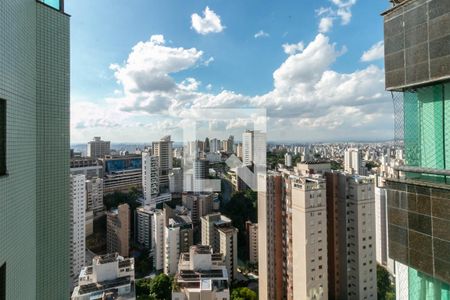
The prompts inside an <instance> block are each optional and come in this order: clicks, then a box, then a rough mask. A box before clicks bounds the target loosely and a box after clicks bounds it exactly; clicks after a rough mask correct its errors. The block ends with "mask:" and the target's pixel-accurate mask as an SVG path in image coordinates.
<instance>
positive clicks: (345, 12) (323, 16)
mask: <svg viewBox="0 0 450 300" xmlns="http://www.w3.org/2000/svg"><path fill="white" fill-rule="evenodd" d="M330 1H331V2H332V3H333V5H334V7H331V6H330V7H320V8H319V9H317V10H316V15H317V16H318V17H320V21H319V28H318V30H319V32H320V33H327V32H329V31H330V30H331V29H332V28H333V25H334V21H335V20H337V19H339V20H341V25H348V24H349V23H350V21H351V19H352V7H353V5H355V4H356V0H346V1H345V0H330Z"/></svg>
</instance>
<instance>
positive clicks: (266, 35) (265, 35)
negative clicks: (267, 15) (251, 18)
mask: <svg viewBox="0 0 450 300" xmlns="http://www.w3.org/2000/svg"><path fill="white" fill-rule="evenodd" d="M254 37H255V39H258V38H265V37H269V34H268V33H267V32H265V31H263V30H260V31H258V32H257V33H255V35H254Z"/></svg>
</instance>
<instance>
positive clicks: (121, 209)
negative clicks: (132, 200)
mask: <svg viewBox="0 0 450 300" xmlns="http://www.w3.org/2000/svg"><path fill="white" fill-rule="evenodd" d="M106 216H107V218H106V249H107V251H108V253H115V252H117V253H119V255H120V256H124V257H128V255H129V249H130V244H129V240H130V207H129V205H128V204H126V203H125V204H120V205H119V206H118V207H117V209H113V210H111V211H108V212H107V214H106Z"/></svg>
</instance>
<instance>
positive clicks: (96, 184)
mask: <svg viewBox="0 0 450 300" xmlns="http://www.w3.org/2000/svg"><path fill="white" fill-rule="evenodd" d="M86 198H87V203H86V204H87V206H86V210H90V211H93V212H100V211H102V210H103V179H102V178H92V179H88V180H86Z"/></svg>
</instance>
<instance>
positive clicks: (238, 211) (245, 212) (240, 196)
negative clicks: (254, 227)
mask: <svg viewBox="0 0 450 300" xmlns="http://www.w3.org/2000/svg"><path fill="white" fill-rule="evenodd" d="M257 198H258V195H257V193H256V192H254V191H252V190H246V191H240V192H235V193H234V194H233V196H232V197H231V199H230V201H229V202H227V203H226V204H225V205H224V206H222V207H221V213H223V214H224V215H225V216H228V217H230V218H231V219H232V224H233V226H234V227H236V228H237V229H238V230H239V232H238V256H239V258H240V259H241V260H244V261H245V260H248V246H247V243H248V241H247V233H246V230H245V229H246V228H245V222H246V221H251V222H257V207H256V205H257Z"/></svg>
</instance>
